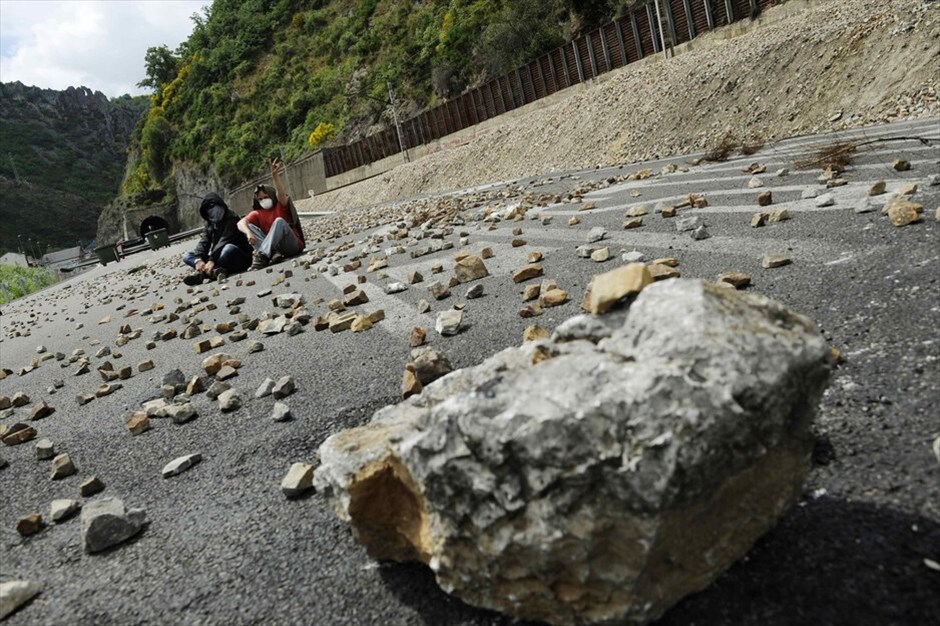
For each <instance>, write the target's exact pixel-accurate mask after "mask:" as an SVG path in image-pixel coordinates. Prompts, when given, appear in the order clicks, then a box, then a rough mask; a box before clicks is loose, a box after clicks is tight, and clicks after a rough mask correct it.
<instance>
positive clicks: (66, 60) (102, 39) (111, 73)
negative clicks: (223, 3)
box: [0, 0, 212, 97]
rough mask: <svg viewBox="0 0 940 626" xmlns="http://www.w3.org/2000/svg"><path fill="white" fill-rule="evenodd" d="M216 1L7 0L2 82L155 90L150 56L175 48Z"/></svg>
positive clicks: (0, 16) (0, 38) (0, 53)
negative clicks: (146, 82)
mask: <svg viewBox="0 0 940 626" xmlns="http://www.w3.org/2000/svg"><path fill="white" fill-rule="evenodd" d="M208 4H212V2H211V0H98V1H92V0H68V1H64V2H52V1H49V0H26V1H14V0H0V82H4V83H11V82H14V81H17V80H18V81H20V82H22V83H24V84H26V85H35V86H36V87H44V88H48V89H65V88H66V87H79V86H84V87H88V88H90V89H92V90H94V91H101V92H103V93H104V94H105V95H107V96H111V97H114V96H120V95H122V94H125V93H129V94H131V95H137V94H142V93H148V92H149V91H148V90H146V89H140V88H138V87H137V86H136V85H137V83H138V82H139V81H141V80H142V79H143V78H144V54H146V52H147V48H149V47H151V46H159V45H166V46H168V47H169V48H170V49H171V50H172V49H175V48H176V46H178V45H179V44H180V43H181V42H182V41H184V40H185V39H186V38H187V37H188V36H189V34H190V33H191V32H192V29H193V23H192V20H190V19H189V17H190V16H191V15H192V14H193V13H201V12H202V7H203V6H205V5H208Z"/></svg>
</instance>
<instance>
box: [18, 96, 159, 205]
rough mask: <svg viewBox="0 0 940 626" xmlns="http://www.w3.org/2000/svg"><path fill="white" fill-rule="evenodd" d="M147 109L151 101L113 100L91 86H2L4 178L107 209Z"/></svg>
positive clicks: (118, 184) (117, 189) (136, 99)
mask: <svg viewBox="0 0 940 626" xmlns="http://www.w3.org/2000/svg"><path fill="white" fill-rule="evenodd" d="M146 107H147V102H146V98H131V97H130V96H123V97H121V98H114V99H111V100H109V99H108V98H107V97H106V96H105V95H104V94H102V93H101V92H93V91H91V90H90V89H87V88H85V87H77V88H76V87H70V88H68V89H66V90H63V91H56V90H52V89H40V88H38V87H27V86H25V85H23V84H22V83H18V82H16V83H3V84H0V157H2V158H0V176H2V177H5V178H7V179H10V180H20V181H27V182H29V183H33V184H37V185H42V186H44V187H47V188H51V189H56V190H59V191H62V192H64V193H67V194H73V195H75V196H79V197H81V198H83V199H85V200H86V201H88V202H90V203H96V204H99V205H104V204H107V203H108V202H110V201H111V200H112V199H113V198H114V196H115V195H117V193H118V191H119V189H120V183H121V177H122V175H123V172H124V163H125V161H126V154H125V149H126V148H127V145H128V142H129V141H130V139H131V135H132V134H133V132H134V129H135V127H136V125H137V123H138V121H139V120H140V119H141V116H142V114H143V111H144V110H145V109H146Z"/></svg>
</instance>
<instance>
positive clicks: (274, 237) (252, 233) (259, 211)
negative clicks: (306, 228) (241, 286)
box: [238, 159, 305, 270]
mask: <svg viewBox="0 0 940 626" xmlns="http://www.w3.org/2000/svg"><path fill="white" fill-rule="evenodd" d="M279 167H280V164H279V163H278V161H277V159H271V178H272V179H273V181H274V187H273V188H272V187H271V186H270V185H258V186H257V187H256V188H255V198H254V201H253V202H252V209H253V210H252V211H251V212H250V213H249V214H248V215H246V216H245V217H243V218H242V219H241V220H240V221H239V222H238V230H240V231H241V232H243V233H245V236H246V237H248V243H250V244H251V245H252V247H254V250H255V251H254V254H253V257H252V262H251V269H253V270H258V269H263V268H265V267H267V266H268V264H270V263H271V262H275V263H276V262H278V261H280V260H282V259H284V258H286V257H292V256H296V255H298V254H300V253H301V252H303V249H304V246H305V241H304V233H303V228H302V227H301V225H300V219H299V218H298V217H297V210H296V209H295V208H294V203H293V202H291V199H290V196H288V195H287V192H285V191H284V184H283V183H282V182H281V177H280V175H279V174H278V169H279Z"/></svg>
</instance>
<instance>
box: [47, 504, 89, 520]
mask: <svg viewBox="0 0 940 626" xmlns="http://www.w3.org/2000/svg"><path fill="white" fill-rule="evenodd" d="M79 508H81V505H80V504H79V502H78V500H72V499H69V498H61V499H58V500H53V501H52V504H50V505H49V517H50V518H51V519H52V521H53V522H56V523H59V522H64V521H65V520H67V519H68V518H70V517H72V516H73V515H74V514H75V513H77V512H78V509H79Z"/></svg>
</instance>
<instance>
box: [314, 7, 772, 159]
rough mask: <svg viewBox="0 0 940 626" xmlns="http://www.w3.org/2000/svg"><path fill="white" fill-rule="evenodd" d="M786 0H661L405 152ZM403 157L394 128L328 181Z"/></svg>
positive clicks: (445, 115)
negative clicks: (367, 166) (383, 161)
mask: <svg viewBox="0 0 940 626" xmlns="http://www.w3.org/2000/svg"><path fill="white" fill-rule="evenodd" d="M782 1H783V0H659V2H658V6H659V11H660V18H661V24H662V35H663V36H662V37H660V20H657V17H656V7H657V3H656V2H654V1H650V2H647V3H646V4H643V5H640V6H638V7H636V8H634V9H633V10H632V11H630V12H629V13H627V14H626V15H624V16H622V17H621V18H619V19H617V20H615V21H613V22H610V23H609V24H605V25H604V26H601V27H600V28H598V29H596V30H594V31H591V32H589V33H586V34H584V35H582V36H580V37H578V38H577V39H574V40H572V41H571V42H569V43H567V44H565V45H564V46H561V47H559V48H556V49H555V50H552V51H551V52H549V53H547V54H544V55H542V56H541V57H539V58H537V59H535V60H534V61H532V62H530V63H528V64H526V65H523V66H522V67H520V68H518V69H516V70H514V71H512V72H510V73H509V74H506V75H504V76H500V77H499V78H495V79H493V80H491V81H489V82H488V83H485V84H483V85H481V86H479V87H477V88H476V89H472V90H470V91H468V92H466V93H464V94H463V95H461V96H459V97H457V98H455V99H453V100H450V101H448V102H445V103H443V104H441V105H438V106H436V107H434V108H432V109H428V110H427V111H424V112H423V113H421V114H419V115H417V116H415V117H413V118H411V119H408V120H404V121H403V122H402V123H401V131H402V136H401V143H402V144H403V145H404V147H405V149H406V150H407V149H410V148H414V147H415V146H420V145H423V144H427V143H430V142H432V141H434V140H436V139H440V138H441V137H444V136H445V135H449V134H451V133H455V132H457V131H460V130H463V129H465V128H469V127H470V126H474V125H476V124H479V123H480V122H483V121H485V120H488V119H490V118H492V117H496V116H498V115H500V114H502V113H505V112H506V111H511V110H513V109H516V108H518V107H521V106H524V105H526V104H529V103H530V102H534V101H536V100H538V99H540V98H544V97H545V96H548V95H550V94H553V93H555V92H556V91H559V90H561V89H565V88H567V87H571V86H572V85H577V84H578V83H583V82H585V81H587V80H590V79H592V78H595V77H596V76H600V75H601V74H604V73H606V72H609V71H611V70H614V69H616V68H618V67H623V66H624V65H627V64H629V63H633V62H635V61H638V60H639V59H642V58H644V57H647V56H649V55H651V54H656V53H658V52H661V51H662V50H663V38H665V40H666V42H667V45H669V44H670V42H671V44H672V45H678V44H681V43H685V42H687V41H690V40H692V39H694V38H695V37H696V36H698V35H700V34H702V33H705V32H708V31H709V30H713V29H715V28H718V27H720V26H725V25H727V24H731V23H732V22H735V21H737V20H740V19H744V18H748V17H753V16H756V15H757V14H758V13H759V12H760V10H761V9H763V8H764V7H767V6H770V5H774V4H780V3H781V2H782ZM400 151H401V146H400V145H399V140H398V136H397V133H396V130H395V128H394V127H392V128H386V129H385V130H382V131H379V132H377V133H374V134H372V135H369V136H368V137H364V138H363V139H360V140H358V141H355V142H353V143H350V144H346V145H344V146H338V147H334V148H324V149H323V159H324V165H325V169H326V176H327V177H330V176H336V175H337V174H342V173H343V172H347V171H349V170H351V169H355V168H357V167H361V166H363V165H368V164H369V163H374V162H375V161H378V160H380V159H384V158H386V157H389V156H392V155H395V154H397V153H399V152H400Z"/></svg>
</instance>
